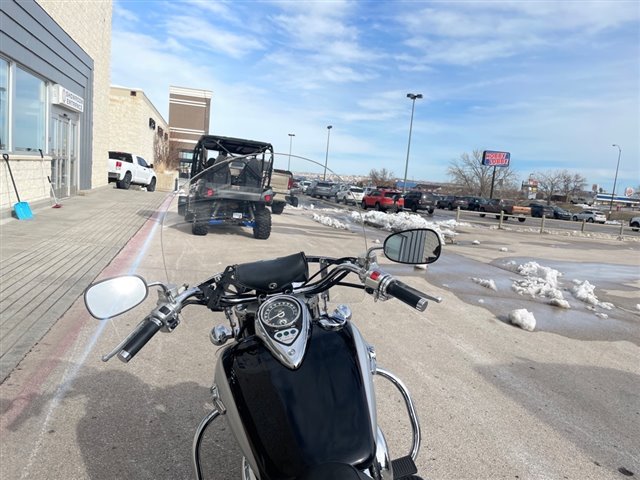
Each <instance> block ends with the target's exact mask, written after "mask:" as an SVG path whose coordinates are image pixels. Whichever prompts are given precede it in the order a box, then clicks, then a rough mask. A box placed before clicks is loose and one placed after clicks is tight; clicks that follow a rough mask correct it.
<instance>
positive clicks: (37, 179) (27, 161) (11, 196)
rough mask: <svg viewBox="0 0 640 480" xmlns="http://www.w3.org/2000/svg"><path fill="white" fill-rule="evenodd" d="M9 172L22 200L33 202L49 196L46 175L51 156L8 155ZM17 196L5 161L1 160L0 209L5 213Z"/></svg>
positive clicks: (49, 169) (48, 172)
mask: <svg viewBox="0 0 640 480" xmlns="http://www.w3.org/2000/svg"><path fill="white" fill-rule="evenodd" d="M9 164H10V165H11V172H12V173H13V178H14V180H15V182H16V188H17V189H18V194H19V195H20V200H22V201H23V202H34V201H38V200H44V199H47V198H49V197H50V195H49V192H50V191H51V190H50V187H49V182H48V180H47V175H50V174H51V157H44V159H41V158H40V157H34V156H33V155H23V156H19V155H9ZM17 202H18V197H17V195H16V192H15V190H14V188H13V184H12V183H11V176H10V175H9V169H8V168H7V162H5V161H4V160H2V165H0V211H3V213H4V214H7V215H8V213H7V212H9V211H10V210H11V209H12V208H13V205H14V204H15V203H17Z"/></svg>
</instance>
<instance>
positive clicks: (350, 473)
mask: <svg viewBox="0 0 640 480" xmlns="http://www.w3.org/2000/svg"><path fill="white" fill-rule="evenodd" d="M299 480H371V478H370V477H368V476H367V475H365V474H364V473H362V472H360V471H358V470H357V469H356V468H354V467H352V466H351V465H348V464H346V463H323V464H320V465H314V466H313V467H310V468H309V469H308V470H307V471H306V472H305V473H304V475H303V476H302V477H300V478H299Z"/></svg>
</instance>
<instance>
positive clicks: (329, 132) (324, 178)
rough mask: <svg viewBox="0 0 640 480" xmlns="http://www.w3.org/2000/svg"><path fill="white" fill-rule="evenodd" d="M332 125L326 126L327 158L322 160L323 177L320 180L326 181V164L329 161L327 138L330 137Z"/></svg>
mask: <svg viewBox="0 0 640 480" xmlns="http://www.w3.org/2000/svg"><path fill="white" fill-rule="evenodd" d="M332 128H333V125H327V156H326V157H325V158H324V175H323V176H322V180H326V179H327V162H328V161H329V136H330V135H331V129H332Z"/></svg>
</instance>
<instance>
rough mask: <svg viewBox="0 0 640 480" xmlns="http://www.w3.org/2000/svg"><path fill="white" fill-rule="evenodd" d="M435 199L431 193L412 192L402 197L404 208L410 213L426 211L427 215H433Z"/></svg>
mask: <svg viewBox="0 0 640 480" xmlns="http://www.w3.org/2000/svg"><path fill="white" fill-rule="evenodd" d="M436 200H437V199H436V197H435V195H433V194H432V193H427V192H420V191H413V192H407V193H406V194H405V195H404V208H408V209H409V210H411V211H412V212H417V211H418V210H426V211H428V212H429V215H433V211H434V210H435V208H436Z"/></svg>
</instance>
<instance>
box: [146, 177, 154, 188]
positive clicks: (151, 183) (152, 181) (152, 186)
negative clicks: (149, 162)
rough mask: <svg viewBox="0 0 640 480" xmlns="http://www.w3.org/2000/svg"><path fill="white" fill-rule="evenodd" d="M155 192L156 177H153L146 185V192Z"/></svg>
mask: <svg viewBox="0 0 640 480" xmlns="http://www.w3.org/2000/svg"><path fill="white" fill-rule="evenodd" d="M155 190H156V177H153V178H152V179H151V182H150V183H149V185H147V192H154V191H155Z"/></svg>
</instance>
